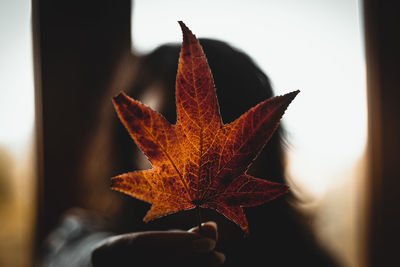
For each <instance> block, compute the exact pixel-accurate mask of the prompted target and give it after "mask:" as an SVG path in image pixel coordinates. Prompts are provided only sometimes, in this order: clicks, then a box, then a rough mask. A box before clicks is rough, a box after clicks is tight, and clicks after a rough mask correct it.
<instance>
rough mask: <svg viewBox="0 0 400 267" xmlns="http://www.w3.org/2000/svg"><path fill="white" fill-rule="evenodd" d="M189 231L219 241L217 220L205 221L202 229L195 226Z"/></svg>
mask: <svg viewBox="0 0 400 267" xmlns="http://www.w3.org/2000/svg"><path fill="white" fill-rule="evenodd" d="M188 232H189V233H198V234H201V235H202V236H205V237H208V238H211V239H214V240H215V241H218V226H217V224H216V223H215V222H212V221H210V222H205V223H202V224H201V231H200V229H199V227H198V226H196V227H193V228H192V229H190V230H189V231H188Z"/></svg>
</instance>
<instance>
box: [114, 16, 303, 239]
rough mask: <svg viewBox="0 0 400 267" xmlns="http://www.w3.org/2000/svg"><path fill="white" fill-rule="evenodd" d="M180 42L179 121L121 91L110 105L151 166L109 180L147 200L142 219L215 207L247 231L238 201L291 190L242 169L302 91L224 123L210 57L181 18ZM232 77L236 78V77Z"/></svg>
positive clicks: (265, 199) (242, 204) (259, 201)
mask: <svg viewBox="0 0 400 267" xmlns="http://www.w3.org/2000/svg"><path fill="white" fill-rule="evenodd" d="M179 24H180V26H181V28H182V32H183V43H182V49H181V52H180V57H179V66H178V74H177V77H176V108H177V115H178V118H177V123H176V124H175V125H172V124H170V123H169V122H168V121H167V120H166V119H165V118H164V117H163V116H162V115H161V114H159V113H158V112H156V111H154V110H152V109H151V108H149V107H147V106H145V105H144V104H142V103H140V102H139V101H137V100H134V99H131V98H129V97H128V96H127V95H125V94H124V93H120V94H119V95H118V96H116V97H114V98H113V102H114V105H115V108H116V110H117V113H118V116H119V118H120V119H121V121H122V123H123V124H124V125H125V127H126V128H127V130H128V131H129V133H130V135H131V136H132V138H133V139H134V141H135V142H136V144H137V145H138V146H139V148H140V149H141V150H142V151H143V153H144V154H145V155H146V156H147V157H148V159H149V161H150V162H151V164H152V166H153V168H152V169H149V170H144V171H134V172H129V173H125V174H122V175H119V176H116V177H113V178H112V189H114V190H118V191H121V192H123V193H125V194H128V195H131V196H133V197H135V198H138V199H140V200H143V201H146V202H148V203H151V204H152V207H151V209H150V210H149V211H148V212H147V214H146V216H145V217H144V219H143V220H144V221H145V222H148V221H150V220H153V219H156V218H159V217H161V216H164V215H167V214H171V213H175V212H178V211H181V210H189V209H193V208H196V207H197V208H199V207H202V208H212V209H215V210H217V211H218V212H220V213H222V214H223V215H225V216H226V217H227V218H228V219H230V220H232V221H233V222H235V223H236V224H238V225H239V226H240V227H241V228H242V229H243V231H245V232H246V233H248V223H247V220H246V217H245V215H244V213H243V209H242V207H249V206H256V205H259V204H262V203H265V202H268V201H270V200H272V199H274V198H276V197H278V196H280V195H282V194H284V193H286V192H287V191H288V187H287V186H286V185H283V184H279V183H273V182H269V181H266V180H263V179H258V178H254V177H251V176H249V175H247V174H246V171H247V169H248V168H249V166H250V165H251V163H252V161H253V160H254V159H255V158H256V157H257V155H258V154H259V153H260V151H261V150H262V148H263V147H264V145H265V144H266V143H267V141H268V140H269V139H270V137H271V136H272V134H273V132H274V131H275V130H276V128H277V127H278V125H279V121H280V119H281V117H282V115H283V113H284V112H285V110H286V108H287V107H288V105H289V104H290V102H291V101H292V100H293V99H294V97H295V96H296V95H297V93H298V92H299V91H295V92H291V93H289V94H286V95H283V96H278V97H275V98H270V99H268V100H265V101H263V102H261V103H259V104H258V105H257V106H255V107H253V108H251V109H250V110H249V111H247V112H246V113H245V114H243V115H242V116H240V117H239V118H238V119H236V120H235V121H234V122H232V123H230V124H223V122H222V120H221V116H220V112H219V106H218V100H217V97H216V94H215V87H214V81H213V78H212V75H211V71H210V68H209V66H208V63H207V59H206V57H205V55H204V52H203V49H202V47H201V46H200V44H199V42H198V40H197V39H196V37H195V35H193V34H192V32H191V31H190V30H189V29H188V28H187V27H186V26H185V24H184V23H183V22H179ZM233 78H234V77H233Z"/></svg>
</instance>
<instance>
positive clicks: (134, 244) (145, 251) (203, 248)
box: [92, 222, 225, 267]
mask: <svg viewBox="0 0 400 267" xmlns="http://www.w3.org/2000/svg"><path fill="white" fill-rule="evenodd" d="M217 238H218V231H217V225H216V224H215V223H214V222H207V223H203V224H202V228H201V234H200V233H199V229H198V227H195V228H192V229H190V230H189V231H187V232H185V231H176V230H174V231H164V232H163V231H158V232H153V231H152V232H137V233H129V234H123V235H118V236H113V237H109V238H108V239H107V240H105V242H102V244H101V245H100V246H99V247H97V248H96V249H95V250H94V251H93V253H92V264H93V267H102V266H130V267H136V266H220V265H221V264H222V263H223V262H224V261H225V256H224V254H222V253H220V252H216V251H214V248H215V245H216V242H217Z"/></svg>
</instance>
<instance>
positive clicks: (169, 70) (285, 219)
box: [41, 39, 338, 267]
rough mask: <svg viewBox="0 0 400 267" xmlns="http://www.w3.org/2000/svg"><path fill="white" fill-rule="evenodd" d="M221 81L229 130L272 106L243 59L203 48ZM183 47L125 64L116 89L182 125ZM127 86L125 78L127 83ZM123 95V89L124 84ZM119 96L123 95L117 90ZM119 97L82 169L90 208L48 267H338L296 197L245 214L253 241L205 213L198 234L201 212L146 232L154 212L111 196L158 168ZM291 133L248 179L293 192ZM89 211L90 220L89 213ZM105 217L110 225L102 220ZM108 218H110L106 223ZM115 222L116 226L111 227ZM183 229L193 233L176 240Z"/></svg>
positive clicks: (58, 240)
mask: <svg viewBox="0 0 400 267" xmlns="http://www.w3.org/2000/svg"><path fill="white" fill-rule="evenodd" d="M200 43H201V45H202V47H203V49H204V51H205V54H206V57H207V60H208V63H209V65H210V68H211V72H212V74H213V77H214V83H215V86H216V93H217V97H218V101H219V105H220V109H221V110H220V112H221V116H222V119H223V122H224V123H229V122H232V121H233V120H235V119H236V118H238V117H239V116H240V115H241V114H243V113H244V112H246V111H247V110H248V109H250V108H251V107H253V106H255V105H257V104H258V103H259V102H261V101H263V100H265V99H267V98H270V97H272V96H273V90H272V86H271V83H270V81H269V78H268V77H267V75H266V74H265V73H264V72H263V71H262V70H261V69H260V68H259V67H258V66H257V65H256V64H255V62H254V61H253V60H252V59H251V58H250V57H249V56H248V55H246V54H245V53H244V52H242V51H240V50H238V49H236V48H233V47H232V46H230V45H229V44H227V43H225V42H222V41H218V40H213V39H200ZM179 51H180V46H179V45H176V44H165V45H162V46H160V47H158V48H156V49H155V50H153V51H152V52H150V53H149V54H146V55H143V56H140V57H138V58H137V59H136V60H135V62H136V63H135V64H130V63H129V60H128V61H127V62H128V63H126V64H125V63H124V64H125V65H124V67H122V68H120V69H121V73H122V74H121V73H120V74H121V75H120V76H118V75H117V80H118V81H121V80H124V81H125V83H126V84H125V87H126V90H124V91H125V92H126V93H127V94H128V95H129V96H131V97H132V98H134V99H139V100H141V101H142V102H143V103H145V104H147V105H149V106H150V107H152V108H153V109H156V110H158V111H159V112H160V113H161V114H163V115H164V116H165V117H166V119H167V120H168V121H170V122H171V123H175V121H176V109H175V94H174V93H175V78H176V71H177V66H178V57H179ZM124 77H125V78H124ZM120 85H121V84H120ZM112 87H113V90H115V87H116V86H112ZM115 94H117V92H116V91H112V92H111V93H110V95H108V97H107V103H106V104H104V105H103V106H102V107H101V108H100V109H99V110H100V111H99V114H100V115H99V118H100V119H99V127H98V129H97V130H96V132H97V136H96V137H95V138H94V141H93V143H92V144H90V149H89V150H88V151H89V152H88V156H87V158H88V160H87V161H86V162H84V164H83V170H84V174H83V177H84V179H83V185H82V194H81V195H82V196H83V197H82V203H83V204H82V207H84V208H86V209H74V210H73V211H70V212H69V213H67V215H66V216H65V217H64V219H63V220H62V221H61V224H60V226H59V227H58V228H57V229H55V230H54V231H53V233H52V234H51V235H50V236H49V238H48V239H47V241H46V243H45V246H44V249H43V257H42V261H41V263H42V266H90V265H91V264H92V265H93V266H95V267H97V266H158V265H161V264H162V265H166V266H219V265H221V264H223V266H244V265H245V266H295V265H297V266H327V267H329V266H338V264H337V263H336V262H335V261H334V260H333V258H332V257H331V256H330V255H329V254H328V253H327V252H326V251H325V250H324V249H323V248H321V247H320V246H319V245H318V243H317V242H316V240H315V238H314V237H313V235H312V234H311V231H310V229H309V227H308V225H307V224H306V219H305V218H303V217H302V216H301V215H300V214H299V213H298V212H297V210H296V209H295V208H294V207H293V205H292V204H291V203H293V202H295V201H296V199H295V197H294V195H293V194H292V193H289V194H286V195H284V196H281V197H279V198H277V199H275V200H273V201H271V202H269V203H266V204H263V205H260V206H257V207H251V208H247V209H245V213H246V216H247V219H248V221H249V228H250V234H249V235H248V236H245V235H244V233H243V232H242V231H241V229H240V228H239V227H238V226H237V225H235V224H234V223H232V222H231V221H229V220H227V219H226V218H224V217H223V216H222V215H220V214H218V213H217V212H216V211H213V210H208V209H205V210H202V214H203V215H202V217H203V221H205V222H206V223H204V224H203V227H202V229H203V231H202V232H201V234H200V233H199V229H198V228H197V227H195V228H192V229H190V228H191V227H192V226H193V225H196V216H195V213H194V211H193V212H191V211H185V212H179V213H176V214H172V215H168V216H166V217H163V218H160V219H157V220H155V221H152V222H149V223H147V224H146V223H144V222H143V221H142V218H143V217H144V215H145V213H146V211H147V210H148V209H149V207H150V206H149V204H147V203H144V202H142V201H139V200H136V199H134V198H130V197H128V196H125V195H123V194H121V193H118V192H112V191H111V190H110V189H109V187H108V186H109V184H110V182H109V181H107V180H109V179H110V178H111V177H113V176H116V175H118V174H121V173H124V172H128V171H133V170H141V169H148V168H150V167H151V166H150V165H149V162H148V161H147V159H146V158H145V156H144V155H143V154H142V153H141V152H140V151H139V149H138V148H137V147H136V145H135V144H134V142H133V141H132V139H131V138H130V136H129V134H128V132H127V131H126V129H125V128H124V127H123V125H122V124H121V122H120V121H119V120H118V119H117V116H116V113H115V111H114V110H113V108H112V106H111V96H112V95H115ZM283 137H284V131H283V127H282V126H280V127H278V129H277V130H276V132H275V133H274V135H273V137H272V138H271V139H270V141H269V142H268V144H267V145H266V147H265V148H264V149H263V151H262V152H261V153H260V155H259V156H258V158H257V159H256V160H255V161H254V163H253V165H252V167H251V168H250V169H249V171H248V173H249V174H250V175H253V176H255V177H260V178H261V177H264V178H266V179H268V180H270V181H273V182H279V183H285V179H284V177H285V172H284V138H283ZM88 210H90V211H88ZM98 214H102V215H104V216H99V215H98ZM103 217H108V218H111V220H110V219H108V221H107V222H106V221H105V220H104V218H103ZM110 221H112V222H110ZM171 228H174V229H190V230H189V231H184V230H170V229H171Z"/></svg>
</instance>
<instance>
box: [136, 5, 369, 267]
mask: <svg viewBox="0 0 400 267" xmlns="http://www.w3.org/2000/svg"><path fill="white" fill-rule="evenodd" d="M361 10H362V8H361V7H360V4H359V1H358V0H324V1H321V0H301V1H299V0H267V1H265V0H264V1H261V0H260V1H257V0H248V1H239V0H218V1H215V0H204V1H201V2H199V1H195V0H193V1H191V0H186V1H179V0H174V1H172V0H170V1H146V0H137V1H134V6H133V16H132V40H133V50H134V51H136V52H138V53H145V52H148V51H150V50H151V49H153V48H155V47H156V46H158V45H160V44H162V43H166V42H181V32H180V28H179V26H178V24H177V21H178V20H182V21H184V22H185V24H186V25H187V26H188V27H189V28H190V29H191V30H192V31H193V32H194V33H195V34H196V35H197V37H210V38H217V39H221V40H223V41H227V42H229V43H230V44H232V45H234V46H235V47H237V48H239V49H241V50H243V51H245V52H247V53H248V54H249V55H250V56H251V57H252V58H253V59H254V60H255V61H256V62H257V63H258V64H259V65H260V67H261V68H262V69H263V70H264V71H265V72H266V73H267V74H268V75H269V77H270V78H271V80H272V83H273V87H274V89H275V92H276V94H284V93H287V92H290V91H293V90H296V89H300V90H301V93H300V94H299V95H298V97H297V98H296V100H295V101H294V102H293V103H292V104H291V105H290V107H289V108H288V111H287V112H286V114H285V116H284V119H283V123H284V125H285V127H286V129H287V130H288V142H289V146H288V154H287V157H288V166H287V173H288V178H289V179H291V182H292V186H293V188H294V189H295V190H296V191H298V193H299V197H300V199H301V200H303V203H302V204H301V205H300V204H299V208H301V209H302V210H303V211H304V212H307V214H309V213H311V214H312V215H313V216H314V226H315V231H316V233H317V234H318V236H319V238H320V239H321V241H322V242H323V243H324V244H325V245H326V246H327V247H328V249H330V250H331V251H332V253H334V254H336V255H337V256H338V257H339V258H340V259H341V260H342V262H343V264H344V265H348V266H356V264H358V263H357V258H358V249H359V248H358V238H359V236H358V235H359V232H357V229H358V228H359V227H358V225H359V223H360V222H358V221H357V217H358V213H359V212H360V205H362V203H360V197H361V194H362V192H360V191H359V190H358V189H357V188H359V185H360V183H362V179H363V176H364V172H363V170H364V168H363V164H364V150H365V145H366V137H367V136H366V129H367V125H366V119H367V113H366V77H365V59H364V50H363V36H362V30H363V29H362V23H361V22H362V18H360V11H361Z"/></svg>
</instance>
